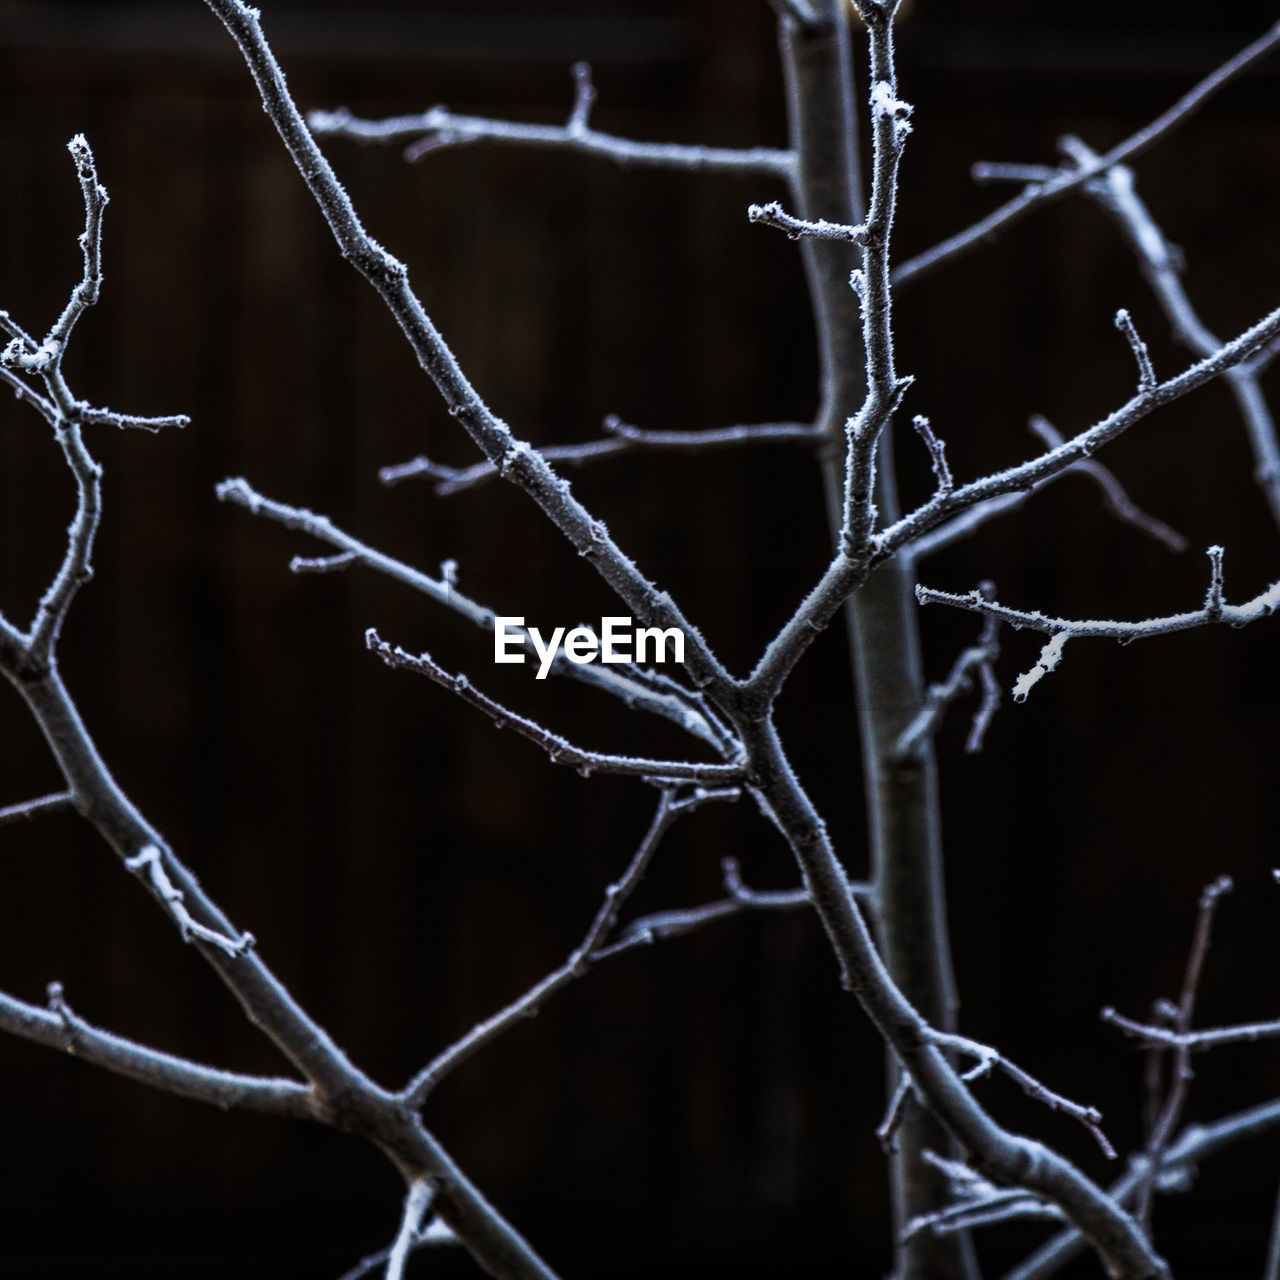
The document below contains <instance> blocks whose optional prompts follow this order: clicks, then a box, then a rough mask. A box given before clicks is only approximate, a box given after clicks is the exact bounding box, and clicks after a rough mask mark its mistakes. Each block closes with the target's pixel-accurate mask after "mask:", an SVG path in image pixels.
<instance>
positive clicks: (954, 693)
mask: <svg viewBox="0 0 1280 1280" xmlns="http://www.w3.org/2000/svg"><path fill="white" fill-rule="evenodd" d="M978 590H979V591H980V592H982V594H983V596H985V597H986V598H987V599H988V600H993V599H994V598H995V585H994V584H993V583H990V582H984V583H982V584H981V586H979V588H978ZM999 631H1000V620H999V619H998V618H986V619H984V621H983V624H982V633H981V634H980V635H979V637H978V643H977V644H976V645H972V646H970V647H969V648H968V649H965V650H964V651H963V652H962V653H961V654H960V656H959V657H958V658H957V659H956V660H955V662H954V663H953V664H952V667H951V671H950V673H949V674H948V675H947V678H946V679H945V680H944V681H943V682H942V683H941V684H932V685H930V686H929V688H928V690H927V691H926V693H925V696H924V702H923V703H922V705H921V707H920V710H919V711H918V712H917V713H916V715H915V718H914V719H913V720H912V721H911V723H910V724H909V725H907V727H906V728H905V729H904V730H903V731H902V733H901V734H900V735H899V737H898V742H897V745H896V746H895V747H894V756H895V758H897V759H900V760H906V759H909V758H910V757H911V756H912V755H914V754H915V753H916V752H918V751H919V750H920V749H921V748H922V747H923V746H924V745H925V744H926V743H928V742H930V741H932V739H933V737H934V735H935V734H936V733H937V731H938V729H939V727H940V726H941V724H942V720H943V717H944V716H945V715H946V713H947V708H948V707H949V706H950V705H951V704H952V703H953V702H954V701H955V700H956V699H957V698H959V697H960V696H961V695H963V694H966V693H968V692H969V691H970V690H971V689H972V688H973V677H974V673H975V672H976V673H977V674H978V677H979V679H980V680H981V682H982V699H981V701H980V702H979V704H978V708H977V710H976V711H975V712H974V713H973V721H972V724H971V726H970V729H969V736H968V738H967V739H966V741H965V750H966V751H967V752H969V753H971V754H972V753H973V752H976V751H981V750H982V739H983V736H984V735H985V734H986V731H987V728H988V727H989V726H990V724H991V719H992V717H993V716H994V715H995V713H996V710H997V708H998V707H999V705H1000V687H999V685H998V684H997V683H996V679H995V672H994V670H993V667H994V663H995V661H996V659H997V658H998V657H999V656H1000V641H999Z"/></svg>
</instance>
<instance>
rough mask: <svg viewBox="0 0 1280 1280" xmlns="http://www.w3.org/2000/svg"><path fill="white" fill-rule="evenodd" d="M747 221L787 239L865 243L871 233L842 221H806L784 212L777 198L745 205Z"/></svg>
mask: <svg viewBox="0 0 1280 1280" xmlns="http://www.w3.org/2000/svg"><path fill="white" fill-rule="evenodd" d="M747 221H748V222H758V223H759V224H760V225H761V226H762V227H773V228H775V229H776V230H778V231H782V232H784V233H785V234H786V237H787V239H788V240H802V239H806V238H808V239H812V240H845V241H848V242H849V243H850V244H866V243H867V237H868V236H869V235H870V234H871V233H870V231H869V230H868V229H867V228H866V227H851V226H848V225H846V224H845V223H842V222H828V221H827V220H826V218H819V219H818V220H817V221H816V222H808V221H806V220H805V219H804V218H796V217H793V216H792V215H791V214H789V213H786V212H785V211H784V210H783V208H782V205H781V204H779V202H778V201H777V200H770V201H769V203H768V204H751V205H748V206H747Z"/></svg>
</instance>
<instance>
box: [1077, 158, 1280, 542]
mask: <svg viewBox="0 0 1280 1280" xmlns="http://www.w3.org/2000/svg"><path fill="white" fill-rule="evenodd" d="M1062 147H1063V150H1064V151H1065V152H1066V153H1067V154H1068V155H1069V156H1070V157H1071V158H1072V159H1073V160H1074V161H1075V163H1076V164H1077V166H1080V167H1086V166H1091V165H1093V164H1094V163H1095V162H1097V159H1098V157H1097V156H1096V155H1095V154H1094V152H1093V151H1091V150H1090V149H1089V148H1088V147H1087V146H1085V144H1084V143H1083V142H1081V141H1080V140H1079V139H1078V138H1070V137H1068V138H1064V139H1063V140H1062ZM1085 191H1086V192H1087V193H1088V194H1089V195H1090V196H1091V197H1092V198H1093V199H1094V200H1096V201H1097V202H1098V204H1099V205H1101V207H1102V208H1103V209H1105V210H1106V211H1107V212H1108V213H1109V214H1110V215H1111V216H1112V217H1113V218H1114V219H1115V220H1116V222H1117V223H1118V225H1119V226H1120V229H1121V231H1122V232H1123V234H1124V236H1125V238H1126V239H1127V240H1128V242H1129V244H1130V246H1131V247H1132V248H1133V251H1134V253H1135V254H1136V255H1137V258H1138V265H1139V267H1140V268H1141V270H1142V274H1143V276H1144V277H1145V279H1146V281H1147V283H1148V284H1149V285H1150V287H1151V290H1152V292H1153V293H1154V294H1155V297H1156V300H1157V301H1158V302H1159V303H1160V306H1161V308H1162V309H1163V310H1164V313H1165V315H1166V317H1167V318H1168V320H1169V323H1170V325H1171V326H1172V329H1173V335H1174V337H1175V338H1176V339H1177V340H1178V341H1179V342H1181V343H1182V345H1183V346H1184V347H1186V348H1188V349H1189V350H1190V351H1192V352H1194V353H1195V354H1196V355H1200V356H1207V355H1210V354H1211V353H1212V352H1214V351H1216V350H1217V349H1218V347H1219V346H1221V343H1220V342H1219V341H1218V339H1217V338H1216V337H1215V336H1214V334H1213V333H1211V332H1210V330H1209V329H1208V328H1207V326H1206V325H1205V324H1204V322H1203V321H1202V320H1201V319H1200V316H1199V315H1198V314H1197V312H1196V310H1195V308H1194V307H1193V306H1192V304H1191V299H1190V298H1189V297H1188V296H1187V291H1186V289H1185V288H1184V287H1183V284H1182V280H1181V278H1180V272H1179V265H1180V264H1179V260H1178V255H1177V253H1176V251H1175V250H1174V248H1173V246H1172V245H1170V244H1169V242H1168V240H1167V239H1166V238H1165V236H1164V233H1163V232H1162V231H1161V230H1160V228H1159V226H1158V225H1157V224H1156V222H1155V220H1154V219H1153V218H1152V216H1151V213H1150V211H1149V210H1148V209H1147V207H1146V205H1145V204H1144V203H1143V201H1142V200H1141V199H1140V197H1139V196H1138V193H1137V190H1136V189H1135V186H1134V178H1133V171H1132V170H1131V169H1127V168H1125V167H1124V166H1123V165H1116V166H1114V167H1112V168H1110V169H1107V170H1106V171H1105V172H1103V173H1101V174H1099V175H1098V176H1097V177H1096V178H1095V179H1094V180H1092V181H1090V182H1089V183H1087V184H1086V186H1085ZM1275 350H1276V343H1275V342H1272V343H1271V344H1269V345H1268V346H1267V347H1264V348H1263V349H1262V350H1261V351H1259V352H1258V354H1257V355H1256V356H1254V357H1253V359H1251V360H1248V361H1246V362H1245V363H1243V364H1239V365H1237V366H1236V367H1235V368H1233V369H1229V370H1228V371H1227V372H1226V374H1225V375H1224V376H1225V378H1226V382H1227V388H1228V390H1229V391H1230V392H1231V394H1232V396H1233V397H1234V399H1235V402H1236V406H1237V408H1238V409H1239V411H1240V417H1241V419H1242V421H1243V422H1244V424H1245V430H1246V431H1247V433H1248V436H1249V443H1250V446H1251V448H1252V449H1253V457H1254V468H1255V476H1256V478H1257V480H1258V483H1259V484H1260V485H1261V486H1262V490H1263V493H1264V495H1265V496H1266V499H1267V502H1268V505H1269V506H1270V509H1271V514H1272V517H1273V519H1275V520H1276V521H1277V522H1280V443H1278V442H1277V438H1276V428H1275V422H1274V420H1273V418H1272V415H1271V411H1270V409H1269V408H1268V407H1267V402H1266V399H1265V398H1264V397H1263V394H1262V388H1261V386H1260V385H1259V382H1258V378H1259V375H1260V374H1261V372H1262V370H1263V368H1265V366H1266V363H1267V361H1268V360H1269V359H1270V356H1271V355H1272V354H1274V351H1275Z"/></svg>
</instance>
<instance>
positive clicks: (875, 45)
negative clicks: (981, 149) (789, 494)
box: [840, 0, 912, 559]
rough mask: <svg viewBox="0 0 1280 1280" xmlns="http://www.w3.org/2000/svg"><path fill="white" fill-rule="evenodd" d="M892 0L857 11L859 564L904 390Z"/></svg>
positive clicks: (851, 524)
mask: <svg viewBox="0 0 1280 1280" xmlns="http://www.w3.org/2000/svg"><path fill="white" fill-rule="evenodd" d="M897 8H898V4H897V0H892V3H885V4H875V5H872V4H867V5H864V6H862V7H860V8H859V12H860V13H861V15H862V18H863V21H864V22H865V24H866V27H867V38H868V41H869V45H870V73H869V74H870V78H871V90H870V106H871V195H870V198H869V200H868V203H867V217H866V229H865V234H864V235H862V236H860V238H859V245H860V250H859V251H860V254H861V262H862V265H861V268H860V270H859V271H858V272H857V273H856V275H855V276H854V277H852V279H851V281H850V283H851V286H852V287H853V289H854V290H855V292H856V293H857V295H858V302H859V305H860V308H861V312H862V344H863V350H864V352H865V355H866V375H867V394H866V398H865V399H864V400H863V402H862V406H861V408H859V410H858V412H857V413H856V414H855V415H854V417H853V419H852V420H851V421H850V422H849V423H848V424H847V427H846V432H847V435H848V445H847V448H846V452H845V476H844V502H843V515H842V518H841V535H840V539H841V546H842V549H843V550H844V552H845V554H847V555H849V556H851V557H854V558H855V559H861V558H863V556H864V550H865V546H866V543H867V540H868V539H869V538H870V536H871V531H872V528H873V527H874V524H875V502H874V497H873V489H874V487H875V476H876V462H875V459H876V445H877V442H878V441H879V438H880V432H881V431H882V430H883V429H884V428H885V426H886V425H887V424H888V422H889V420H890V419H891V418H892V417H893V414H894V412H895V410H896V409H897V407H898V404H899V402H900V401H901V400H902V397H903V395H904V394H905V393H906V390H907V388H908V387H909V386H910V385H911V381H912V380H911V379H910V378H902V377H899V376H898V373H897V370H896V368H895V366H894V358H893V289H892V285H891V283H890V276H889V251H890V242H891V238H892V232H893V217H894V210H895V208H896V205H897V198H898V166H899V164H900V163H901V160H902V152H903V148H904V147H905V146H906V141H907V136H908V134H910V132H911V106H910V104H909V103H907V102H903V101H902V100H901V99H900V98H899V97H898V79H897V71H896V68H895V65H894V51H893V19H894V15H895V13H896V11H897Z"/></svg>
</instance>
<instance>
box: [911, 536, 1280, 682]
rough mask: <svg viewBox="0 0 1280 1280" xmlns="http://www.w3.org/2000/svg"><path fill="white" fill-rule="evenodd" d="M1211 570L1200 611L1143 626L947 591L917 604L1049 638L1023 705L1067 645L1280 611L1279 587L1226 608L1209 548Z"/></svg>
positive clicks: (1218, 563) (1233, 622) (1218, 556)
mask: <svg viewBox="0 0 1280 1280" xmlns="http://www.w3.org/2000/svg"><path fill="white" fill-rule="evenodd" d="M1208 555H1209V561H1210V566H1211V573H1210V582H1209V589H1208V591H1207V592H1206V594H1205V603H1204V606H1203V607H1202V608H1200V609H1192V610H1189V611H1188V612H1186V613H1174V614H1169V615H1167V616H1165V617H1161V618H1147V619H1145V620H1144V621H1141V622H1123V621H1114V620H1107V619H1075V620H1073V619H1068V618H1052V617H1048V616H1047V615H1045V614H1043V613H1040V612H1038V611H1031V612H1028V611H1025V610H1021V609H1010V608H1009V607H1008V606H1006V605H1002V604H1000V603H998V602H997V601H995V600H989V599H987V597H986V596H985V595H984V594H983V593H982V591H981V590H974V591H970V592H968V593H967V594H965V595H958V594H956V593H954V592H951V591H936V590H934V589H933V588H932V587H923V586H921V587H917V588H916V598H917V599H918V600H919V601H920V603H921V604H947V605H951V606H952V607H953V608H956V609H967V610H969V611H970V612H973V613H981V614H985V615H986V616H987V617H989V618H997V619H999V620H1000V621H1001V622H1007V623H1008V624H1009V625H1010V626H1011V627H1013V628H1014V629H1015V630H1021V629H1022V628H1024V627H1025V628H1027V629H1029V630H1032V631H1041V632H1044V633H1045V634H1047V635H1048V636H1049V642H1048V644H1046V645H1045V646H1044V649H1043V650H1042V651H1041V653H1040V660H1039V661H1038V662H1037V663H1036V665H1035V666H1034V667H1033V668H1032V669H1031V670H1030V671H1028V672H1026V673H1025V674H1024V675H1021V676H1019V677H1018V681H1017V683H1016V684H1015V685H1014V688H1013V697H1014V701H1015V702H1022V701H1023V700H1024V699H1025V698H1026V696H1027V694H1028V693H1030V691H1031V689H1032V687H1033V686H1034V685H1035V684H1037V683H1038V682H1039V680H1040V679H1041V677H1042V676H1045V675H1048V673H1049V672H1050V671H1052V670H1053V669H1054V668H1055V667H1056V666H1057V665H1058V662H1059V661H1060V660H1061V658H1062V649H1063V646H1064V645H1065V644H1066V643H1067V641H1068V640H1075V639H1080V638H1088V637H1092V638H1099V637H1101V638H1110V639H1113V640H1120V641H1122V642H1123V643H1126V644H1127V643H1128V642H1129V641H1131V640H1145V639H1148V638H1150V637H1152V636H1162V635H1169V634H1171V633H1173V632H1175V631H1190V630H1192V629H1194V628H1196V627H1205V626H1211V625H1214V624H1216V623H1220V622H1225V623H1226V624H1227V625H1228V626H1232V627H1242V626H1245V625H1246V624H1247V623H1250V622H1257V621H1258V620H1259V619H1260V618H1269V617H1270V616H1271V615H1272V614H1273V613H1274V612H1275V611H1276V609H1277V608H1278V607H1280V581H1276V582H1273V583H1272V584H1271V585H1270V586H1269V587H1268V588H1267V589H1266V590H1265V591H1260V592H1259V593H1258V594H1257V595H1256V596H1254V597H1253V598H1252V599H1251V600H1246V601H1245V602H1244V603H1243V604H1227V603H1225V601H1224V600H1223V597H1222V548H1221V547H1210V548H1209V552H1208Z"/></svg>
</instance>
